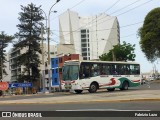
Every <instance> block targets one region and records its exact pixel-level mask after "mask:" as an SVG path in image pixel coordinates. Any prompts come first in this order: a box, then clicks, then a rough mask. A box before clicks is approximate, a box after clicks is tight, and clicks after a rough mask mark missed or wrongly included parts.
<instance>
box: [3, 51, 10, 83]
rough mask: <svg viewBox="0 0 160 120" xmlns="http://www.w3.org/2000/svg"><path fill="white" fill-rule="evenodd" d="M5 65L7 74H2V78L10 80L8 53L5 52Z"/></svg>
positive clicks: (6, 80)
mask: <svg viewBox="0 0 160 120" xmlns="http://www.w3.org/2000/svg"><path fill="white" fill-rule="evenodd" d="M4 65H5V68H4V69H5V71H6V72H7V74H3V80H2V81H5V82H10V78H11V71H10V66H9V65H10V63H9V54H6V62H5V63H4Z"/></svg>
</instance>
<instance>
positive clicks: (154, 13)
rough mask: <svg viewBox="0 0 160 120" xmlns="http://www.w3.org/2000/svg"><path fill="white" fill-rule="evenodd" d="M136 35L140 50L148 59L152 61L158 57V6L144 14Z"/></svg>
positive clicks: (159, 9)
mask: <svg viewBox="0 0 160 120" xmlns="http://www.w3.org/2000/svg"><path fill="white" fill-rule="evenodd" d="M138 35H139V36H140V47H141V49H142V52H143V53H144V54H145V56H146V58H147V59H148V60H149V61H151V62H154V61H155V60H156V59H157V58H159V57H160V7H158V8H155V9H153V10H151V11H150V12H149V13H148V14H147V15H146V17H145V20H144V23H143V26H142V27H141V28H140V29H139V31H138Z"/></svg>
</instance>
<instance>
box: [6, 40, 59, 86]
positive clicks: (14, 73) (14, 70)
mask: <svg viewBox="0 0 160 120" xmlns="http://www.w3.org/2000/svg"><path fill="white" fill-rule="evenodd" d="M41 48H42V44H41ZM50 48H51V49H50V53H51V57H53V56H55V54H56V53H53V52H55V51H57V50H55V49H56V47H55V46H54V45H50ZM26 50H27V48H23V49H14V48H12V49H10V51H9V53H8V54H9V61H10V62H9V64H10V71H11V80H10V81H11V82H15V81H17V79H18V76H19V75H20V74H21V73H22V71H23V69H24V66H20V65H18V64H17V61H16V58H17V57H18V56H19V55H21V54H23V53H25V52H26ZM47 51H48V46H47V44H45V43H44V44H43V54H39V58H40V61H41V63H42V64H40V66H39V67H40V68H39V69H40V70H41V73H42V71H43V72H44V73H45V76H44V78H45V82H44V83H45V87H47V86H48V85H47V84H48V68H51V67H48V52H47ZM42 84H43V82H42V81H41V86H42Z"/></svg>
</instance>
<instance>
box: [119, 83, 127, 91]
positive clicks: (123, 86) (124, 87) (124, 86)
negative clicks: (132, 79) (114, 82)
mask: <svg viewBox="0 0 160 120" xmlns="http://www.w3.org/2000/svg"><path fill="white" fill-rule="evenodd" d="M128 87H129V84H128V82H127V81H124V82H123V84H122V88H120V90H128Z"/></svg>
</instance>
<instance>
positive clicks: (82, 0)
mask: <svg viewBox="0 0 160 120" xmlns="http://www.w3.org/2000/svg"><path fill="white" fill-rule="evenodd" d="M84 1H85V0H81V1H80V2H78V3H77V4H75V5H74V6H72V7H71V8H68V9H73V8H75V7H77V6H78V5H80V4H82V3H83V2H84ZM63 13H64V12H62V13H61V14H59V15H58V16H60V15H62V14H63ZM58 16H56V17H54V18H53V19H51V21H52V20H54V19H56V18H57V17H58Z"/></svg>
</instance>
